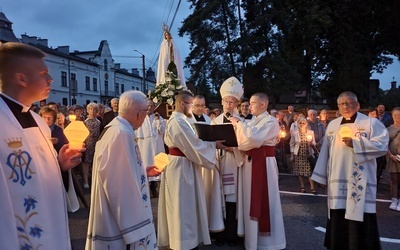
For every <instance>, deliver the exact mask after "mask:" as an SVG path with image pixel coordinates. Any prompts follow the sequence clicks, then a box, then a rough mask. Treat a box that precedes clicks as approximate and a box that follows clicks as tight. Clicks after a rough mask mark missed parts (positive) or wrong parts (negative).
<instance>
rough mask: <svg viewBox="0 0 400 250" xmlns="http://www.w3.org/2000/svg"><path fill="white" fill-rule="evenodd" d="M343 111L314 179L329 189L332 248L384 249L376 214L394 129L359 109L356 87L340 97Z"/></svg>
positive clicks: (329, 130)
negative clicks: (380, 161)
mask: <svg viewBox="0 0 400 250" xmlns="http://www.w3.org/2000/svg"><path fill="white" fill-rule="evenodd" d="M337 103H338V108H339V111H340V114H341V115H342V116H340V117H338V118H336V119H335V120H333V121H331V122H330V123H329V124H328V127H327V128H326V133H325V138H324V141H323V143H322V147H321V151H320V154H319V157H318V161H317V164H316V166H315V169H314V172H313V175H312V179H313V180H314V181H316V182H318V183H321V184H323V185H327V190H328V208H329V211H328V222H327V227H326V234H325V247H327V248H328V249H381V246H380V240H379V230H378V223H377V218H376V187H377V180H376V177H375V174H376V161H375V158H376V157H379V156H382V155H385V154H386V152H387V148H388V142H389V134H388V131H387V130H386V128H385V126H384V125H383V124H382V123H381V122H380V121H379V120H377V119H375V118H370V117H368V116H366V115H364V114H362V113H359V112H358V109H359V107H360V104H359V103H358V100H357V96H356V95H355V94H354V93H352V92H348V91H347V92H343V93H342V94H340V95H339V97H338V98H337Z"/></svg>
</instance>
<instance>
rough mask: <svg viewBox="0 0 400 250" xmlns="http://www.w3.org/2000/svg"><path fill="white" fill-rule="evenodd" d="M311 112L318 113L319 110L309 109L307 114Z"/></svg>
mask: <svg viewBox="0 0 400 250" xmlns="http://www.w3.org/2000/svg"><path fill="white" fill-rule="evenodd" d="M310 113H314V114H317V113H318V112H317V111H316V110H315V109H309V110H308V111H307V114H310Z"/></svg>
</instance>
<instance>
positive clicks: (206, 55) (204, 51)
mask: <svg viewBox="0 0 400 250" xmlns="http://www.w3.org/2000/svg"><path fill="white" fill-rule="evenodd" d="M190 2H191V8H193V13H192V14H191V15H190V16H188V17H187V18H186V19H185V20H184V21H183V25H182V27H181V28H180V29H179V35H180V36H183V35H184V34H187V35H189V38H190V49H191V52H190V53H189V56H188V57H187V58H186V59H185V64H186V65H187V66H189V68H190V73H191V76H190V81H193V82H195V83H197V84H200V83H201V84H202V85H203V86H204V85H213V86H214V87H215V89H216V90H218V89H219V87H220V86H221V84H222V83H223V81H224V80H225V79H227V78H228V77H230V76H232V75H233V76H235V75H236V74H237V72H238V71H239V63H238V50H237V45H236V43H237V42H236V40H237V37H238V33H239V32H238V19H237V16H236V15H235V10H236V9H235V4H234V3H232V2H231V1H227V0H214V1H212V0H205V1H202V0H191V1H190Z"/></svg>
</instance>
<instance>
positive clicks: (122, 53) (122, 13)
mask: <svg viewBox="0 0 400 250" xmlns="http://www.w3.org/2000/svg"><path fill="white" fill-rule="evenodd" d="M178 2H179V1H175V0H114V1H108V0H96V1H82V0H68V1H54V0H35V1H32V0H4V1H2V2H1V3H0V10H2V12H3V13H4V14H5V15H6V17H7V18H8V19H9V20H10V21H11V22H13V30H14V34H15V35H16V36H17V37H18V38H20V37H21V34H27V35H29V36H37V37H40V38H43V39H48V44H49V46H50V47H53V48H56V47H57V46H62V45H69V46H70V51H71V52H72V51H74V50H79V51H88V50H97V49H98V47H99V44H100V42H101V41H102V40H107V41H108V43H109V45H110V49H111V53H112V55H113V58H114V61H115V63H121V67H123V68H127V69H130V68H139V70H140V69H141V67H142V60H141V54H140V53H142V54H144V55H145V58H146V68H148V67H152V68H153V69H154V70H157V56H158V53H159V47H160V44H161V42H162V35H163V31H162V25H163V23H167V24H168V25H170V23H171V21H172V18H173V15H174V13H175V9H176V7H177V4H178ZM189 6H190V5H189V3H188V2H187V1H185V0H182V1H181V4H180V7H179V10H178V12H177V15H176V18H175V21H174V23H173V26H172V29H171V34H172V36H173V38H174V41H175V43H176V45H177V47H178V49H179V51H180V54H181V58H182V60H184V58H185V57H186V56H187V55H188V53H189V42H188V38H187V37H179V36H178V28H179V27H180V26H181V23H182V21H183V20H184V18H186V17H187V16H188V15H190V14H191V12H192V10H190V8H189ZM135 50H138V51H139V52H140V53H138V52H135ZM188 74H189V71H188V70H185V77H186V78H187V77H188ZM393 77H394V78H395V81H397V82H398V84H397V85H398V86H399V85H400V63H399V61H398V60H397V59H394V63H393V64H392V65H389V66H388V68H387V69H386V70H385V71H384V73H383V74H373V75H372V77H371V78H372V79H379V80H380V87H381V88H382V89H389V88H390V82H391V81H393Z"/></svg>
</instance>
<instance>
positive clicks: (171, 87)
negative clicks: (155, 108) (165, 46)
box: [148, 61, 183, 105]
mask: <svg viewBox="0 0 400 250" xmlns="http://www.w3.org/2000/svg"><path fill="white" fill-rule="evenodd" d="M177 75H178V73H177V69H176V65H175V63H174V62H173V61H171V62H170V63H169V64H168V67H167V72H165V83H160V84H157V85H156V87H155V88H154V89H153V90H150V91H149V93H148V96H149V98H150V99H151V100H153V102H154V103H168V104H169V105H173V104H174V101H175V92H176V91H179V90H182V89H183V86H182V85H181V84H180V79H178V77H177Z"/></svg>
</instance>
